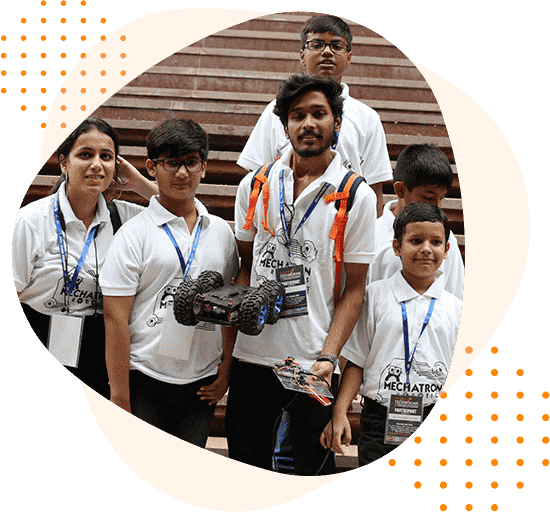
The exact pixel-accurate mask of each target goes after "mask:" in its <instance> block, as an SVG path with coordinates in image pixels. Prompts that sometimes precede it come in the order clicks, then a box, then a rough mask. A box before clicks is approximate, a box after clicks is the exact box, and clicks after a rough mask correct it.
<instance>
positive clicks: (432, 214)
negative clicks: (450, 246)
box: [393, 201, 451, 243]
mask: <svg viewBox="0 0 550 512" xmlns="http://www.w3.org/2000/svg"><path fill="white" fill-rule="evenodd" d="M411 222H441V223H442V224H443V228H444V229H445V243H447V242H448V241H449V236H450V234H451V228H450V226H449V219H448V218H447V215H445V212H444V211H443V210H442V209H441V208H439V207H438V206H435V205H434V204H430V203H424V202H422V201H418V202H416V203H411V204H408V205H407V206H405V207H404V208H403V209H402V210H401V211H400V212H399V213H398V214H397V217H396V218H395V220H394V222H393V238H394V239H396V240H397V241H398V242H399V243H401V242H402V241H403V234H404V233H405V229H406V227H407V224H410V223H411Z"/></svg>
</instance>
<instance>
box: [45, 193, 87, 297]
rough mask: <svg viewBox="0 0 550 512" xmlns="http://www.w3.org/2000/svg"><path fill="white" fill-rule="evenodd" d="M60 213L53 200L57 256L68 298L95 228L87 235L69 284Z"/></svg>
mask: <svg viewBox="0 0 550 512" xmlns="http://www.w3.org/2000/svg"><path fill="white" fill-rule="evenodd" d="M60 213H61V212H60V210H59V204H58V203H57V199H54V200H53V216H54V220H55V227H56V230H57V245H59V254H60V255H61V268H62V270H63V279H64V281H65V295H66V296H70V295H71V293H73V290H74V289H75V287H76V281H77V279H78V275H79V274H80V270H81V269H82V265H83V264H84V260H85V259H86V255H87V254H88V250H89V249H90V245H91V243H92V240H93V239H94V236H95V234H96V231H97V226H94V227H93V228H92V230H91V231H90V234H89V235H88V239H87V240H86V243H85V244H84V249H82V254H81V255H80V259H79V260H78V263H77V265H76V268H75V270H74V272H73V278H72V279H71V282H69V271H68V269H67V253H66V251H65V244H64V241H63V228H62V227H61V215H60Z"/></svg>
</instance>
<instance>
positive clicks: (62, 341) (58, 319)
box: [48, 315, 84, 368]
mask: <svg viewBox="0 0 550 512" xmlns="http://www.w3.org/2000/svg"><path fill="white" fill-rule="evenodd" d="M83 326H84V317H83V316H73V315H51V317H50V330H49V332H48V350H49V351H50V353H51V354H52V355H53V356H54V357H55V358H56V359H57V360H58V361H59V362H60V363H61V364H63V365H65V366H70V367H72V368H78V359H79V357H80V345H81V343H82V328H83Z"/></svg>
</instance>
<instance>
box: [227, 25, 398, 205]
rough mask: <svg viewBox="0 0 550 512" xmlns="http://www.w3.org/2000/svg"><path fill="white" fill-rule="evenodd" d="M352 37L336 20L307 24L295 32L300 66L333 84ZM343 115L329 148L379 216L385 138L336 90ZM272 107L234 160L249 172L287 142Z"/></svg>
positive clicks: (385, 176)
mask: <svg viewBox="0 0 550 512" xmlns="http://www.w3.org/2000/svg"><path fill="white" fill-rule="evenodd" d="M351 42H352V34H351V30H350V28H349V26H348V24H347V23H346V22H345V21H343V20H342V19H340V18H337V17H336V16H330V15H322V16H317V17H313V18H310V19H309V20H308V21H307V22H306V23H305V25H304V27H303V29H302V32H301V45H302V46H301V50H300V63H301V65H302V68H303V70H304V72H305V73H307V74H308V75H319V76H326V77H331V78H332V79H334V80H336V81H337V82H338V83H341V82H342V76H343V74H344V72H345V71H346V69H347V68H348V67H349V65H350V64H351ZM341 85H342V88H343V91H342V96H343V98H344V114H343V118H342V127H341V129H340V131H339V133H338V138H337V141H336V143H335V145H334V147H333V149H335V150H336V151H338V153H340V155H341V156H342V162H343V164H344V166H345V167H346V168H348V169H352V170H353V171H355V172H357V173H359V174H361V175H363V176H364V178H365V179H366V181H367V183H368V184H369V185H370V187H371V188H372V189H373V190H374V192H375V194H376V197H377V214H378V215H381V214H382V182H384V181H388V180H391V179H392V171H391V164H390V160H389V156H388V149H387V147H386V136H385V134H384V130H383V128H382V123H381V122H380V117H379V115H378V114H377V113H376V112H375V111H374V110H373V109H371V108H370V107H368V106H366V105H365V104H364V103H363V102H361V101H358V100H356V99H354V98H352V97H351V96H350V95H349V87H348V86H347V84H342V83H341ZM274 106H275V101H272V102H271V103H270V104H269V105H268V106H267V107H266V109H265V110H264V112H263V113H262V115H261V116H260V118H259V119H258V122H257V123H256V126H255V127H254V129H253V131H252V133H251V134H250V137H249V139H248V141H247V143H246V145H245V147H244V149H243V151H242V153H241V155H240V156H239V158H238V160H237V164H239V165H240V166H241V167H244V168H245V169H248V170H249V171H255V170H257V169H258V168H260V167H261V166H262V165H264V164H266V163H268V162H271V161H273V160H275V158H277V157H279V156H281V155H282V153H283V152H284V151H285V149H286V148H288V146H289V142H288V140H287V138H286V137H285V133H284V130H283V125H282V124H281V122H280V120H279V118H278V117H277V116H276V115H275V114H274V113H273V108H274Z"/></svg>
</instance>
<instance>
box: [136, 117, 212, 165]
mask: <svg viewBox="0 0 550 512" xmlns="http://www.w3.org/2000/svg"><path fill="white" fill-rule="evenodd" d="M146 145H147V157H148V158H149V159H150V160H154V159H155V158H158V157H159V156H160V155H162V154H163V153H168V154H169V156H170V157H179V156H183V155H188V154H189V153H195V152H196V151H198V152H199V155H200V157H201V160H203V161H206V159H207V158H208V135H207V134H206V132H205V131H204V130H203V129H202V128H201V127H200V125H199V124H198V123H196V122H195V121H193V120H191V119H168V120H166V121H164V122H163V123H161V124H159V125H158V126H155V127H154V128H153V129H152V130H151V131H150V132H149V133H148V134H147V140H146Z"/></svg>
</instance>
